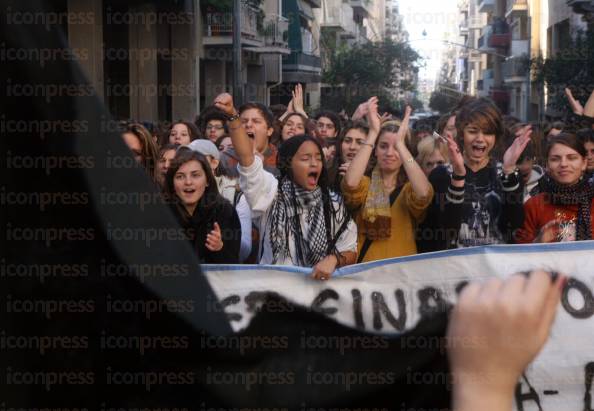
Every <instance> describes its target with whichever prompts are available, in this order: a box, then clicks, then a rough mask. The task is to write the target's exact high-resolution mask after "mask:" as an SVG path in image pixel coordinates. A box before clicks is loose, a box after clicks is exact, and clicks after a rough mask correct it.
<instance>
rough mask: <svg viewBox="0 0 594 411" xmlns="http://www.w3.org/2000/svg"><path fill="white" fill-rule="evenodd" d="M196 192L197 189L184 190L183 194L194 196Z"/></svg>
mask: <svg viewBox="0 0 594 411" xmlns="http://www.w3.org/2000/svg"><path fill="white" fill-rule="evenodd" d="M195 192H196V189H195V188H184V190H183V193H184V194H187V195H192V194H194V193H195Z"/></svg>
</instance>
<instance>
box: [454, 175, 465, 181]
mask: <svg viewBox="0 0 594 411" xmlns="http://www.w3.org/2000/svg"><path fill="white" fill-rule="evenodd" d="M465 179H466V176H465V175H463V176H459V175H458V174H452V180H454V181H464V180H465Z"/></svg>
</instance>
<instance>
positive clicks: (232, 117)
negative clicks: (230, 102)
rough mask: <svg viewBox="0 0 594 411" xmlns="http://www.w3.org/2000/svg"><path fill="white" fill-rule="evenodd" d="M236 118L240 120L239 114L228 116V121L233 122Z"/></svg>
mask: <svg viewBox="0 0 594 411" xmlns="http://www.w3.org/2000/svg"><path fill="white" fill-rule="evenodd" d="M235 120H239V114H233V115H231V116H227V122H229V123H231V122H233V121H235Z"/></svg>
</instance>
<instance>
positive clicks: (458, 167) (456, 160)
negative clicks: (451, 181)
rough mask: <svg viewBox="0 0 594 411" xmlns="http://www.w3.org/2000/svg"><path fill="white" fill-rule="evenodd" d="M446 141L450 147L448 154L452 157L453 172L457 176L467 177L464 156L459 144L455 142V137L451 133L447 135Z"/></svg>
mask: <svg viewBox="0 0 594 411" xmlns="http://www.w3.org/2000/svg"><path fill="white" fill-rule="evenodd" d="M445 134H446V135H445V137H444V138H445V140H446V144H447V145H448V154H449V157H450V164H451V165H452V170H453V172H454V174H455V175H457V176H465V175H466V167H465V166H464V156H463V155H462V152H461V151H460V148H459V147H458V143H456V141H455V140H454V137H453V136H452V134H451V133H445Z"/></svg>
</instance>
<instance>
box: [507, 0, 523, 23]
mask: <svg viewBox="0 0 594 411" xmlns="http://www.w3.org/2000/svg"><path fill="white" fill-rule="evenodd" d="M527 12H528V0H508V2H507V10H506V11H505V17H506V18H512V19H515V18H518V17H520V16H522V15H525V14H526V13H527Z"/></svg>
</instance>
